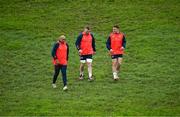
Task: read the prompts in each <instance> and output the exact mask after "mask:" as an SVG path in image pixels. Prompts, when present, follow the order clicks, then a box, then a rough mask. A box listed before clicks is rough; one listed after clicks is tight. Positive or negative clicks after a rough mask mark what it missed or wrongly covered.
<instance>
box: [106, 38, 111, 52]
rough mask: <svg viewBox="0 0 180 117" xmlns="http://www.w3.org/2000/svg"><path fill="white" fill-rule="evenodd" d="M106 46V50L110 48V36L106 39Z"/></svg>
mask: <svg viewBox="0 0 180 117" xmlns="http://www.w3.org/2000/svg"><path fill="white" fill-rule="evenodd" d="M106 48H107V49H108V50H110V49H111V39H110V36H109V37H108V39H107V41H106Z"/></svg>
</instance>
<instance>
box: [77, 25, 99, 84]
mask: <svg viewBox="0 0 180 117" xmlns="http://www.w3.org/2000/svg"><path fill="white" fill-rule="evenodd" d="M75 44H76V48H77V49H78V52H79V55H80V62H81V64H80V76H79V79H80V80H82V79H84V64H85V63H87V65H88V76H89V78H88V80H89V81H92V80H93V77H92V55H93V54H95V52H96V49H95V39H94V36H93V34H92V33H90V28H89V27H85V28H84V31H83V32H82V33H80V35H79V36H78V38H77V40H76V43H75Z"/></svg>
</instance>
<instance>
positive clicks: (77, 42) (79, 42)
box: [75, 33, 83, 50]
mask: <svg viewBox="0 0 180 117" xmlns="http://www.w3.org/2000/svg"><path fill="white" fill-rule="evenodd" d="M82 36H83V35H82V33H81V34H80V35H79V36H78V37H77V40H76V43H75V45H76V48H77V50H80V49H81V48H80V45H81V40H82Z"/></svg>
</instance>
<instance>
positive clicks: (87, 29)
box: [84, 26, 91, 34]
mask: <svg viewBox="0 0 180 117" xmlns="http://www.w3.org/2000/svg"><path fill="white" fill-rule="evenodd" d="M90 31H91V30H90V28H89V27H88V26H86V27H84V32H85V33H86V34H89V32H90Z"/></svg>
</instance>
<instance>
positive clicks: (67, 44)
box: [66, 44, 69, 61]
mask: <svg viewBox="0 0 180 117" xmlns="http://www.w3.org/2000/svg"><path fill="white" fill-rule="evenodd" d="M66 45H67V61H68V59H69V45H68V44H66Z"/></svg>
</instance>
